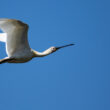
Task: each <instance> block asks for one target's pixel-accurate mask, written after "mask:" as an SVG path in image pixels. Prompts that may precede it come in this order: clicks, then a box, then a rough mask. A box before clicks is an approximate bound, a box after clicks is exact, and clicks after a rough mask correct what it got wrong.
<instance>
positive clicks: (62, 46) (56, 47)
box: [56, 44, 75, 50]
mask: <svg viewBox="0 0 110 110" xmlns="http://www.w3.org/2000/svg"><path fill="white" fill-rule="evenodd" d="M72 45H75V44H68V45H64V46H60V47H56V49H57V50H58V49H61V48H64V47H68V46H72Z"/></svg>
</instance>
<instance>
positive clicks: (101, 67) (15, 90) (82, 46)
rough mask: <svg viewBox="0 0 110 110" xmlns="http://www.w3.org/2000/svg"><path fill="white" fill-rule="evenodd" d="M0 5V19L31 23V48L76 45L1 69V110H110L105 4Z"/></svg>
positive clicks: (42, 0)
mask: <svg viewBox="0 0 110 110" xmlns="http://www.w3.org/2000/svg"><path fill="white" fill-rule="evenodd" d="M0 4H1V6H0V18H14V19H19V20H22V21H24V22H26V23H28V24H29V26H30V28H29V33H28V34H29V37H28V39H29V43H30V46H31V47H32V48H33V49H35V50H37V51H43V50H45V49H47V48H49V47H50V46H60V45H64V44H68V43H75V44H76V45H75V46H73V47H68V48H65V49H62V50H59V51H58V52H56V53H54V54H52V55H49V56H46V57H44V58H34V59H33V60H32V61H30V62H28V63H24V64H2V65H0V110H110V86H109V84H110V80H109V78H110V6H109V4H110V1H109V0H39V1H38V0H18V1H17V0H16V1H15V0H0ZM5 56H6V53H5V45H4V44H2V43H0V58H3V57H5Z"/></svg>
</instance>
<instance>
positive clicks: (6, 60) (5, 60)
mask: <svg viewBox="0 0 110 110" xmlns="http://www.w3.org/2000/svg"><path fill="white" fill-rule="evenodd" d="M12 60H14V58H8V57H6V58H4V59H1V60H0V64H2V63H8V62H10V61H12Z"/></svg>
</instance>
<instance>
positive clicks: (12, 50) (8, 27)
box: [0, 19, 30, 57]
mask: <svg viewBox="0 0 110 110" xmlns="http://www.w3.org/2000/svg"><path fill="white" fill-rule="evenodd" d="M0 28H1V30H2V31H3V32H4V33H6V34H7V37H6V38H4V39H3V40H2V38H3V37H2V38H0V39H1V40H2V41H6V52H7V54H8V56H9V57H10V56H13V55H14V54H18V53H23V51H24V50H25V51H26V50H27V51H28V50H30V47H29V43H28V38H27V32H28V25H27V24H25V23H23V22H21V21H18V20H14V19H0Z"/></svg>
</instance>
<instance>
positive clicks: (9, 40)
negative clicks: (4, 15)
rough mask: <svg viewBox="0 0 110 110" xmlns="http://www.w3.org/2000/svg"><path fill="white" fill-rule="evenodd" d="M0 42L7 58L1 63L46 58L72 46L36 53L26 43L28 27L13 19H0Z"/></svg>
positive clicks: (0, 61) (51, 48)
mask: <svg viewBox="0 0 110 110" xmlns="http://www.w3.org/2000/svg"><path fill="white" fill-rule="evenodd" d="M0 29H1V30H2V31H3V32H4V33H0V41H1V42H5V43H6V53H7V57H5V58H3V59H1V60H0V64H2V63H24V62H28V61H30V60H31V59H32V58H34V57H43V56H47V55H49V54H51V53H53V52H55V51H57V50H59V49H61V48H64V47H67V46H72V45H74V44H68V45H64V46H60V47H50V48H49V49H47V50H45V51H43V52H38V51H35V50H33V49H31V48H30V46H29V43H28V37H27V34H28V25H27V24H25V23H23V22H22V21H19V20H15V19H0Z"/></svg>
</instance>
